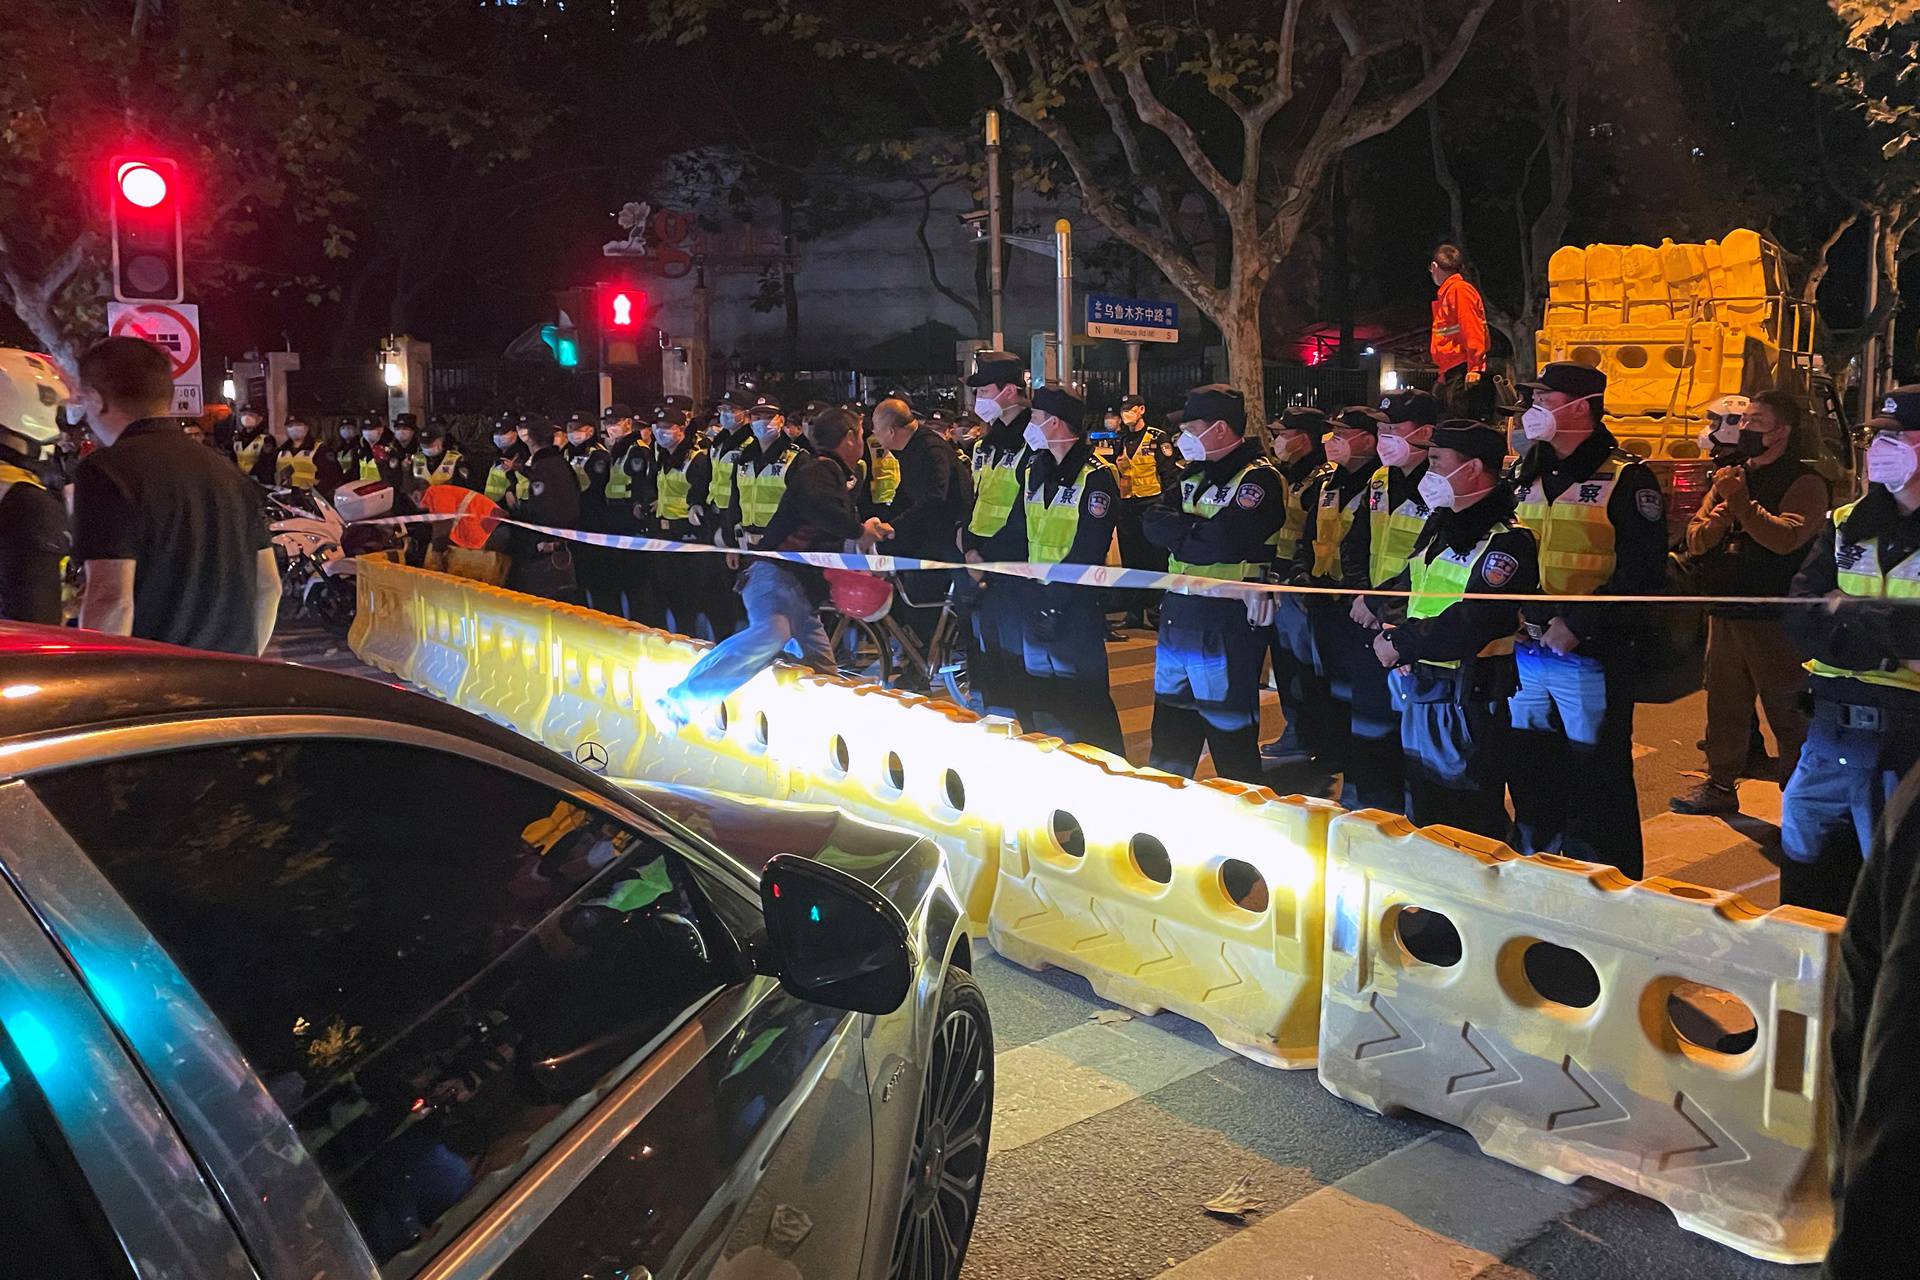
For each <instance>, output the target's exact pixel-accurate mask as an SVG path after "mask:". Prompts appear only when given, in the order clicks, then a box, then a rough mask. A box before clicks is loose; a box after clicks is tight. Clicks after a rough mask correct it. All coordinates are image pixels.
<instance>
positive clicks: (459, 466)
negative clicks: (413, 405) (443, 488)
mask: <svg viewBox="0 0 1920 1280" xmlns="http://www.w3.org/2000/svg"><path fill="white" fill-rule="evenodd" d="M407 469H408V473H409V476H410V478H411V480H412V482H413V483H412V486H411V487H412V489H413V491H414V492H415V493H423V492H425V491H426V490H428V489H434V488H438V487H439V486H440V485H443V484H453V485H459V486H461V487H462V488H472V487H473V485H472V484H471V480H472V476H471V475H470V474H469V472H468V470H467V465H466V458H465V456H464V455H463V454H462V453H461V452H460V450H459V449H457V448H455V447H454V446H453V445H451V444H449V443H448V441H447V428H446V425H445V424H444V423H440V422H433V423H429V424H428V425H427V430H426V434H425V435H424V436H422V437H421V440H420V447H419V448H418V449H416V450H415V451H414V452H413V454H412V455H411V456H410V457H409V458H408V459H407Z"/></svg>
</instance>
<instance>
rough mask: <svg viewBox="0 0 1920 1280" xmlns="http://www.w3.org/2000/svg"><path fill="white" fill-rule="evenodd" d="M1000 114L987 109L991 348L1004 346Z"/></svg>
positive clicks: (1004, 315)
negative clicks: (991, 297) (991, 298)
mask: <svg viewBox="0 0 1920 1280" xmlns="http://www.w3.org/2000/svg"><path fill="white" fill-rule="evenodd" d="M1000 253H1001V250H1000V113H999V112H998V111H993V110H989V111H988V112H987V279H988V282H989V284H988V287H989V288H990V289H991V291H992V294H993V349H994V350H995V351H1005V350H1006V349H1007V324H1006V314H1005V310H1004V308H1005V300H1004V298H1003V296H1002V291H1003V282H1004V279H1005V277H1004V275H1003V274H1002V270H1001V260H1000Z"/></svg>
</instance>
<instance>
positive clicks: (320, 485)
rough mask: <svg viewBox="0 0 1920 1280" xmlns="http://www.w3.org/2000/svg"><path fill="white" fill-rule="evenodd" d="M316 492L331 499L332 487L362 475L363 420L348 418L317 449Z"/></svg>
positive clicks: (315, 458) (314, 456) (314, 458)
mask: <svg viewBox="0 0 1920 1280" xmlns="http://www.w3.org/2000/svg"><path fill="white" fill-rule="evenodd" d="M313 466H314V482H313V488H314V492H316V493H318V494H319V495H320V496H321V497H323V498H325V499H327V500H328V501H332V499H333V491H334V490H335V489H338V488H339V487H340V486H341V485H343V484H347V483H350V482H351V481H354V480H358V479H359V478H360V420H359V419H357V418H347V419H345V420H343V421H342V422H341V423H340V424H339V425H337V426H336V427H334V429H333V436H332V438H331V439H329V440H326V441H323V442H322V443H321V445H320V447H319V448H318V449H316V450H314V454H313Z"/></svg>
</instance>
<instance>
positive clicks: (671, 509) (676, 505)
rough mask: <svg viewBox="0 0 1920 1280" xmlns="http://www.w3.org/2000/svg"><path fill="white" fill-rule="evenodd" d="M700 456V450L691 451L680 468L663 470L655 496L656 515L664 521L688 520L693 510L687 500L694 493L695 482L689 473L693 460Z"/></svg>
mask: <svg viewBox="0 0 1920 1280" xmlns="http://www.w3.org/2000/svg"><path fill="white" fill-rule="evenodd" d="M699 456H700V451H699V450H698V449H689V450H687V456H686V457H684V458H682V459H681V460H680V465H679V466H677V467H663V468H661V470H660V473H659V475H658V477H657V487H656V488H655V490H654V496H653V514H654V515H656V516H658V517H659V518H660V519H662V520H685V519H686V518H687V513H688V511H689V510H691V509H692V508H691V504H690V503H689V502H688V501H687V499H688V498H689V497H691V496H692V493H693V481H692V479H691V478H690V477H689V476H688V475H687V472H688V471H689V470H690V469H691V468H692V467H693V460H694V459H695V458H697V457H699Z"/></svg>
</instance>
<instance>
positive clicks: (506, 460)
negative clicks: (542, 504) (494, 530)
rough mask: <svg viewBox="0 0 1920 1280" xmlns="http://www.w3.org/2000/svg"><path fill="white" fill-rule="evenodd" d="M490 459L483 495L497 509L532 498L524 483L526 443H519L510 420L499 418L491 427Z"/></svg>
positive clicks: (504, 416) (527, 455)
mask: <svg viewBox="0 0 1920 1280" xmlns="http://www.w3.org/2000/svg"><path fill="white" fill-rule="evenodd" d="M490 438H491V439H492V441H493V448H494V455H493V457H492V459H491V460H490V461H489V462H488V465H487V482H486V489H485V490H484V492H485V493H486V495H487V497H489V498H491V499H492V500H493V501H495V502H497V503H500V504H501V505H503V506H504V505H507V503H508V502H509V500H511V499H520V500H524V499H526V498H527V497H529V496H530V495H531V494H532V489H531V487H530V486H529V484H528V482H527V473H526V465H527V458H528V457H529V456H530V454H529V451H528V449H527V446H526V442H525V441H523V440H521V439H520V432H519V429H518V427H517V426H516V425H515V423H514V420H513V418H512V417H510V416H509V415H507V414H502V415H501V416H500V420H499V421H497V422H495V423H494V424H493V435H492V436H491V437H490Z"/></svg>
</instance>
